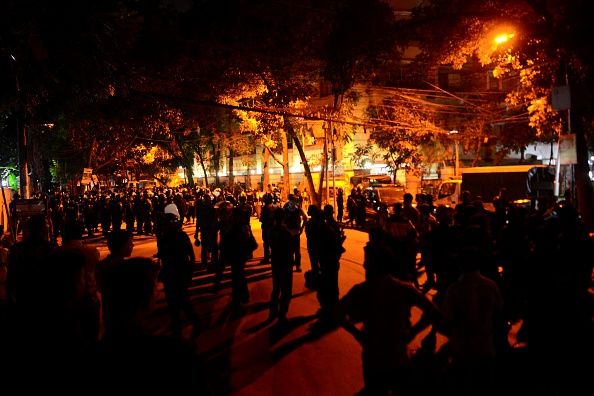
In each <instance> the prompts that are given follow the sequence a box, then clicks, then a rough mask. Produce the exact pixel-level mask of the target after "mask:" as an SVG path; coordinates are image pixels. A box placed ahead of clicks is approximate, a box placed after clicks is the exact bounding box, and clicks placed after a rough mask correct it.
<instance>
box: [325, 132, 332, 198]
mask: <svg viewBox="0 0 594 396" xmlns="http://www.w3.org/2000/svg"><path fill="white" fill-rule="evenodd" d="M330 128H332V122H331V121H328V128H327V129H326V130H325V131H324V132H325V133H324V140H325V142H324V164H325V165H326V166H325V167H324V173H325V174H324V179H325V182H326V202H329V201H330V184H328V163H329V161H328V131H330V130H331V129H330Z"/></svg>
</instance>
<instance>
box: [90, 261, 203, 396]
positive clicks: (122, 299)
mask: <svg viewBox="0 0 594 396" xmlns="http://www.w3.org/2000/svg"><path fill="white" fill-rule="evenodd" d="M156 276H157V269H156V266H155V265H154V264H153V262H152V261H151V260H150V259H147V258H132V259H128V260H125V261H123V262H122V263H121V265H118V266H114V267H111V268H110V269H109V271H108V272H107V273H106V276H105V283H104V288H105V292H104V298H103V304H104V305H105V308H106V309H107V310H108V311H109V312H110V317H111V320H110V321H109V324H108V326H107V328H106V333H105V337H104V339H103V340H102V341H101V342H100V344H99V346H98V348H97V350H96V353H95V357H94V359H93V363H94V364H95V366H92V369H91V368H89V373H88V377H89V378H90V381H91V382H90V383H92V384H93V386H94V387H96V388H94V389H97V388H98V390H99V391H100V393H104V392H112V391H113V389H118V390H119V391H123V392H133V393H137V394H156V393H160V394H190V393H191V392H196V391H198V390H201V388H202V385H203V384H201V382H202V381H201V380H200V375H201V370H198V369H197V367H196V358H195V355H194V353H193V350H192V347H191V346H190V345H188V344H187V343H186V342H185V341H184V340H183V339H181V338H179V337H169V336H155V335H152V334H151V331H150V329H149V327H150V326H149V323H150V322H149V319H150V317H151V315H152V314H153V309H154V298H155V297H154V292H155V281H156Z"/></svg>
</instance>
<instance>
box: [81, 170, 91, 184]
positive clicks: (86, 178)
mask: <svg viewBox="0 0 594 396" xmlns="http://www.w3.org/2000/svg"><path fill="white" fill-rule="evenodd" d="M92 181H93V168H83V175H82V180H81V181H80V184H83V185H88V184H91V182H92Z"/></svg>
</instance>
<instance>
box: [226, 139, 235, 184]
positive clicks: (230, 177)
mask: <svg viewBox="0 0 594 396" xmlns="http://www.w3.org/2000/svg"><path fill="white" fill-rule="evenodd" d="M227 161H228V165H227V175H228V176H227V180H228V181H229V188H230V189H231V191H233V185H234V184H235V176H234V175H233V150H232V149H229V158H227Z"/></svg>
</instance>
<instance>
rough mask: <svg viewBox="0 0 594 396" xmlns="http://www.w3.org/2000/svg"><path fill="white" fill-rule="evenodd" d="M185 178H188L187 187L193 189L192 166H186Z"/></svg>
mask: <svg viewBox="0 0 594 396" xmlns="http://www.w3.org/2000/svg"><path fill="white" fill-rule="evenodd" d="M192 165H193V164H192ZM186 177H187V178H188V186H189V187H190V188H194V169H193V166H186Z"/></svg>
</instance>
